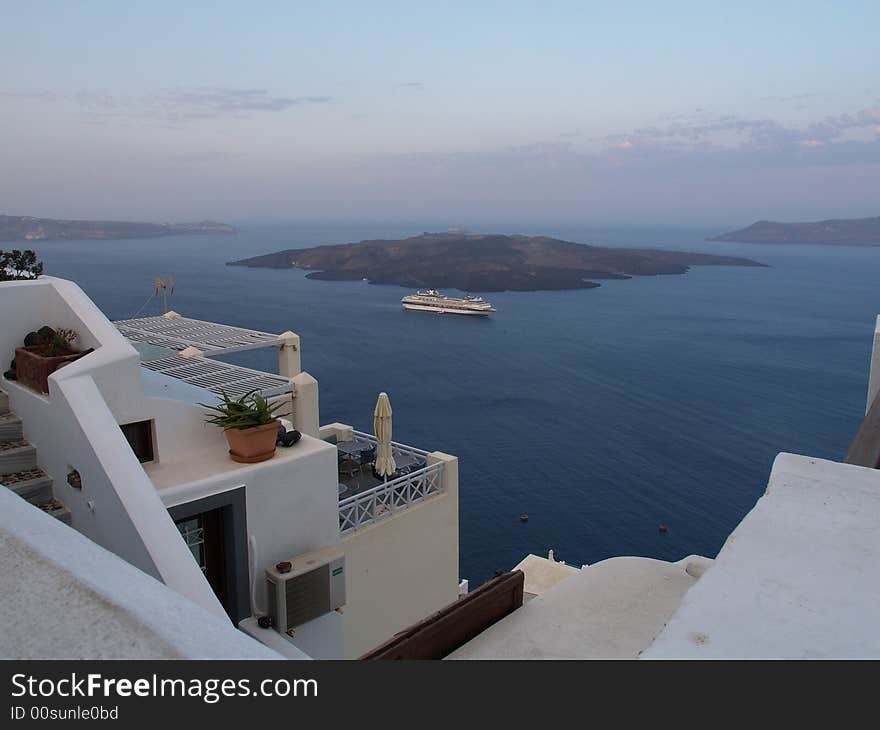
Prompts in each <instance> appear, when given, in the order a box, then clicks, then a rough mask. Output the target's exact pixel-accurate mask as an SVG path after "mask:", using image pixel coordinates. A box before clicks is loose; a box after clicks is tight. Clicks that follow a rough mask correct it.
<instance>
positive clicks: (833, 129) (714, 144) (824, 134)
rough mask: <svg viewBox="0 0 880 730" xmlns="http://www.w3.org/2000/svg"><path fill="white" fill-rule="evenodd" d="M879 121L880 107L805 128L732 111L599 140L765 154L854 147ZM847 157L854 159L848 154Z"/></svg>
mask: <svg viewBox="0 0 880 730" xmlns="http://www.w3.org/2000/svg"><path fill="white" fill-rule="evenodd" d="M878 123H880V106H872V107H866V108H864V109H861V110H859V111H857V112H855V113H849V114H838V115H832V116H827V117H825V118H824V119H821V120H819V121H816V122H813V123H810V124H807V125H806V126H803V127H795V126H787V125H784V124H781V123H780V122H777V121H775V120H772V119H752V118H745V117H737V116H734V115H726V116H719V117H715V118H703V119H691V120H684V121H674V122H671V123H668V124H665V125H655V126H650V127H642V128H639V129H635V130H630V131H626V132H621V133H617V134H610V135H607V136H605V137H603V138H600V139H599V140H594V141H598V142H599V143H600V147H601V148H603V149H605V150H606V151H613V150H621V149H626V150H629V149H631V148H633V147H639V148H640V149H642V150H644V151H645V152H646V153H648V154H658V153H673V152H678V153H688V152H696V151H699V152H701V153H703V154H708V153H711V152H716V153H723V152H740V153H761V154H764V155H768V156H770V157H773V156H778V155H784V154H785V153H786V152H791V151H792V150H796V149H817V148H820V147H829V148H835V147H836V148H841V149H842V148H844V147H847V148H849V149H852V144H853V143H865V144H870V143H872V142H873V140H872V139H871V136H872V134H873V130H874V129H875V128H876V126H877V124H878ZM846 158H847V159H849V155H848V154H847V155H846Z"/></svg>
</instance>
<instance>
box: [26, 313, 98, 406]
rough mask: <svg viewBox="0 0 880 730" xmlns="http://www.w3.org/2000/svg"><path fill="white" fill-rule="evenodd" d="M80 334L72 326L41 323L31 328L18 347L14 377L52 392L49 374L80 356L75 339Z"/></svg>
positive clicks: (41, 389) (45, 391)
mask: <svg viewBox="0 0 880 730" xmlns="http://www.w3.org/2000/svg"><path fill="white" fill-rule="evenodd" d="M78 338H79V335H78V334H77V333H76V332H75V331H74V330H71V329H57V330H55V329H52V328H51V327H41V328H40V329H39V330H38V331H37V332H30V333H29V334H28V336H27V337H26V338H25V340H24V347H16V348H15V379H16V380H17V381H18V382H20V383H21V384H22V385H26V386H28V387H30V388H33V389H34V390H38V391H39V392H40V393H48V392H49V376H50V375H51V374H52V373H54V372H55V371H56V370H57V369H58V368H60V367H62V366H64V365H67V364H68V363H69V362H72V361H73V360H76V359H77V358H79V357H81V356H82V354H83V353H81V352H80V351H79V350H76V349H74V347H73V343H74V342H76V340H77V339H78Z"/></svg>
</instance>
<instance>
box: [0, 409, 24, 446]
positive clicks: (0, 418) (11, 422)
mask: <svg viewBox="0 0 880 730" xmlns="http://www.w3.org/2000/svg"><path fill="white" fill-rule="evenodd" d="M22 435H23V434H22V430H21V419H20V418H19V417H18V416H16V415H15V414H14V413H4V414H0V441H21V438H22Z"/></svg>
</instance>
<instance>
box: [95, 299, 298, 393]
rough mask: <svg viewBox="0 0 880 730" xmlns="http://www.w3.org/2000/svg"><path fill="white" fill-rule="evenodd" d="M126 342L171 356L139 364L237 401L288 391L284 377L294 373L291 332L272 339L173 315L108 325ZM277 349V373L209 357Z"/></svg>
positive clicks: (295, 340)
mask: <svg viewBox="0 0 880 730" xmlns="http://www.w3.org/2000/svg"><path fill="white" fill-rule="evenodd" d="M113 324H114V325H115V326H116V329H118V330H119V332H120V333H121V334H122V335H124V336H125V337H126V338H127V339H128V340H130V341H131V342H135V343H146V344H149V345H155V346H158V347H164V348H168V349H171V350H177V351H178V352H177V354H175V355H170V356H168V357H163V358H159V359H155V360H147V361H144V362H142V363H141V367H143V368H145V369H147V370H151V371H153V372H157V373H161V374H163V375H167V376H169V377H172V378H175V379H177V380H182V381H183V382H186V383H189V384H191V385H195V386H198V387H200V388H205V389H206V390H209V391H211V392H212V393H217V394H220V392H221V391H223V392H225V393H227V394H228V395H230V396H234V397H238V396H241V395H244V394H245V393H247V392H248V391H252V390H256V391H258V392H259V393H260V394H261V395H263V396H265V397H268V396H273V395H282V394H284V393H290V392H291V390H292V386H291V384H290V379H291V378H292V377H294V376H295V375H297V374H298V373H299V371H300V358H299V337H298V336H297V335H295V334H294V333H293V332H284V333H283V334H280V335H276V334H272V333H270V332H261V331H260V330H251V329H245V328H243V327H233V326H231V325H227V324H219V323H217V322H206V321H204V320H200V319H191V318H190V317H181V316H180V315H179V314H176V313H175V312H168V313H167V314H164V315H161V316H157V317H142V318H140V319H124V320H119V321H116V322H114V323H113ZM265 347H277V348H279V355H278V369H279V373H280V374H278V375H276V374H274V373H266V372H263V371H260V370H253V369H251V368H246V367H243V366H241V365H232V364H230V363H226V362H221V361H219V360H215V359H214V358H215V357H217V356H219V355H228V354H230V353H234V352H245V351H247V350H258V349H262V348H265Z"/></svg>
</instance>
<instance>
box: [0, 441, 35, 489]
mask: <svg viewBox="0 0 880 730" xmlns="http://www.w3.org/2000/svg"><path fill="white" fill-rule="evenodd" d="M36 468H37V450H36V449H35V448H34V447H33V446H31V445H30V444H29V443H28V442H27V441H23V440H19V441H6V442H4V443H0V482H2V477H3V476H4V475H6V474H16V473H18V472H20V471H27V470H28V469H36Z"/></svg>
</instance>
